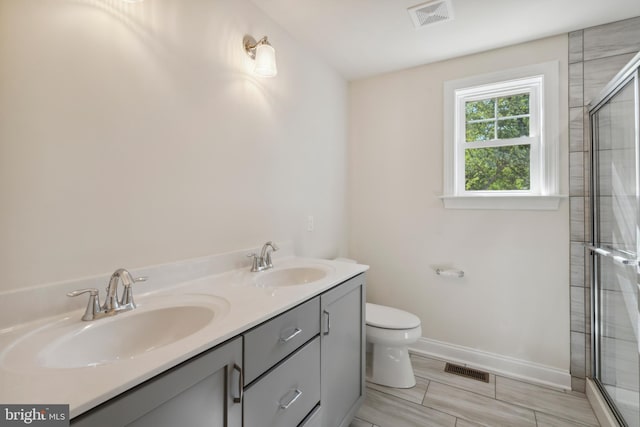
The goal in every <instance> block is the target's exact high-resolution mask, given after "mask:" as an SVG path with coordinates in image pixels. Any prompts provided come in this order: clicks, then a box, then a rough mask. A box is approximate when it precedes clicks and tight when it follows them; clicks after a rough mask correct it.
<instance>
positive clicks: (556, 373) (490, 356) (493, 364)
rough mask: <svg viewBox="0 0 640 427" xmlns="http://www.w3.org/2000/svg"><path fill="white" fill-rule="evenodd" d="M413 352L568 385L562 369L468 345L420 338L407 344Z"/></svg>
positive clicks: (537, 381) (529, 379) (543, 382)
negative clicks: (412, 343) (413, 342)
mask: <svg viewBox="0 0 640 427" xmlns="http://www.w3.org/2000/svg"><path fill="white" fill-rule="evenodd" d="M409 350H410V351H411V352H413V353H416V354H423V355H425V356H432V357H436V358H440V359H444V360H447V361H450V362H455V363H459V364H464V365H470V366H472V367H474V368H478V369H483V370H486V371H490V372H492V373H496V374H500V375H504V376H507V377H511V378H517V379H522V380H525V381H527V382H530V383H534V384H540V385H544V386H549V387H553V388H558V389H562V390H570V389H571V375H570V374H569V371H565V370H562V369H558V368H553V367H551V366H546V365H541V364H539V363H534V362H529V361H527V360H521V359H515V358H513V357H508V356H502V355H500V354H496V353H489V352H486V351H482V350H476V349H473V348H470V347H463V346H461V345H456V344H450V343H446V342H442V341H436V340H432V339H428V338H424V337H422V338H420V339H419V340H418V342H416V343H415V344H414V345H412V346H410V347H409Z"/></svg>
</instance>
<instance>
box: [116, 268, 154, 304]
mask: <svg viewBox="0 0 640 427" xmlns="http://www.w3.org/2000/svg"><path fill="white" fill-rule="evenodd" d="M148 279H149V277H147V276H141V277H135V278H132V280H133V282H130V283H127V282H125V281H123V282H122V285H123V286H124V292H122V298H121V299H120V306H121V307H122V309H132V308H136V303H135V302H134V301H133V290H132V289H131V285H133V284H134V283H136V282H146V281H147V280H148Z"/></svg>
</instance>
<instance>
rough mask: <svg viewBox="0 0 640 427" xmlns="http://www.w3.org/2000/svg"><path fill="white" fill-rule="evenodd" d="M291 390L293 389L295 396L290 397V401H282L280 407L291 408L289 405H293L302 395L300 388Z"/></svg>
mask: <svg viewBox="0 0 640 427" xmlns="http://www.w3.org/2000/svg"><path fill="white" fill-rule="evenodd" d="M291 391H293V397H292V398H291V399H289V401H288V402H287V403H282V402H280V409H285V410H286V409H289V406H291V405H293V403H294V402H295V401H296V400H298V398H299V397H300V396H302V392H301V391H300V390H298V389H295V390H291ZM287 394H289V393H287Z"/></svg>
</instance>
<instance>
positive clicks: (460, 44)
mask: <svg viewBox="0 0 640 427" xmlns="http://www.w3.org/2000/svg"><path fill="white" fill-rule="evenodd" d="M252 1H253V3H254V4H256V5H257V6H258V7H259V8H260V9H262V10H263V11H264V12H265V13H266V14H267V15H268V16H270V17H271V18H272V19H273V20H274V21H276V22H277V23H278V24H280V25H281V26H282V27H284V28H285V29H286V30H287V31H288V32H289V33H291V34H292V35H293V37H295V38H296V39H298V40H299V41H301V42H302V43H304V44H305V45H308V46H309V47H310V48H311V49H312V50H313V51H315V52H316V53H317V54H318V55H320V56H321V57H323V58H324V59H325V60H326V61H327V62H328V63H329V64H331V65H332V66H333V67H334V68H335V69H337V70H338V71H339V72H340V73H341V74H342V75H343V76H344V77H345V78H347V79H348V80H353V79H358V78H363V77H367V76H371V75H375V74H380V73H385V72H389V71H395V70H399V69H403V68H408V67H413V66H417V65H421V64H426V63H430V62H436V61H441V60H444V59H448V58H453V57H457V56H462V55H467V54H471V53H476V52H481V51H485V50H489V49H494V48H498V47H502V46H508V45H512V44H516V43H521V42H525V41H529V40H535V39H539V38H543V37H547V36H552V35H556V34H560V33H567V32H570V31H574V30H577V29H581V28H587V27H591V26H594V25H599V24H604V23H608V22H613V21H618V20H621V19H626V18H631V17H634V16H640V1H639V0H452V4H453V12H454V19H453V20H451V21H448V22H439V23H436V24H433V25H429V26H426V27H422V28H419V29H416V28H415V27H414V26H413V23H412V21H411V18H410V17H409V13H408V12H407V8H409V7H411V6H415V5H417V4H421V3H426V2H427V1H428V0H252Z"/></svg>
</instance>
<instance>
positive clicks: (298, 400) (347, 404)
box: [71, 274, 365, 427]
mask: <svg viewBox="0 0 640 427" xmlns="http://www.w3.org/2000/svg"><path fill="white" fill-rule="evenodd" d="M364 285H365V281H364V274H360V275H358V276H356V277H354V278H351V279H349V280H347V281H346V282H344V283H342V284H340V285H338V286H336V287H334V288H332V289H330V290H328V291H326V292H324V293H323V294H321V295H318V296H316V297H313V298H311V299H310V300H308V301H305V302H303V303H302V304H300V305H298V306H296V307H294V308H292V309H290V310H289V311H287V312H285V313H282V314H280V315H278V316H276V317H274V318H273V319H270V320H267V321H266V322H264V323H262V324H260V325H258V326H256V327H254V328H252V329H250V330H248V331H246V332H244V333H243V334H241V335H240V336H238V337H235V338H232V339H231V340H229V341H227V342H225V343H224V344H221V345H219V346H216V347H215V348H213V349H211V350H208V351H206V352H204V353H203V354H200V355H198V356H196V357H194V358H192V359H190V360H188V361H186V362H184V363H182V364H181V365H179V366H177V367H175V368H172V369H170V370H169V371H167V372H165V373H163V374H160V375H158V376H157V377H155V378H153V379H151V380H149V381H147V382H146V383H143V384H141V385H139V386H137V387H135V388H134V389H132V390H130V391H127V392H125V393H123V394H122V395H120V396H118V397H116V398H114V399H112V400H110V401H108V402H106V403H104V404H102V405H100V406H99V407H97V408H95V409H93V410H91V411H89V412H88V413H86V414H84V415H82V416H80V417H77V418H75V419H73V420H72V423H71V425H73V426H77V427H84V426H86V427H98V426H105V427H108V426H136V427H142V426H149V427H157V426H176V425H185V426H190V427H191V426H193V427H196V426H220V427H223V426H227V427H236V426H237V427H241V426H244V427H289V426H290V427H295V426H301V427H302V426H304V427H321V426H324V427H342V426H344V427H346V426H348V425H349V424H350V423H351V420H352V418H353V417H354V416H355V413H356V411H357V410H358V408H359V407H360V404H361V403H362V400H363V399H364V366H365V359H364V357H365V347H364V345H365V342H364V337H365V330H364V301H365V299H364V297H365V291H364ZM243 343H244V351H243Z"/></svg>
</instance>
